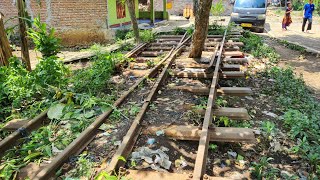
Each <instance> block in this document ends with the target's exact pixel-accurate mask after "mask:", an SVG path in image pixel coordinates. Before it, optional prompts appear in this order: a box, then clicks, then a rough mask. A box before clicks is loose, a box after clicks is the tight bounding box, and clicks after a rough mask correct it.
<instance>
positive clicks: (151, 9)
mask: <svg viewBox="0 0 320 180" xmlns="http://www.w3.org/2000/svg"><path fill="white" fill-rule="evenodd" d="M154 16H155V15H154V0H150V21H151V24H153V23H155V17H154Z"/></svg>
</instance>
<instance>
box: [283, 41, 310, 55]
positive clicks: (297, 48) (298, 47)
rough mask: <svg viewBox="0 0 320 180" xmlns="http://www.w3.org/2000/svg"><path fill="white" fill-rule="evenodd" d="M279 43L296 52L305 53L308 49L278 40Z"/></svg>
mask: <svg viewBox="0 0 320 180" xmlns="http://www.w3.org/2000/svg"><path fill="white" fill-rule="evenodd" d="M278 42H279V43H280V44H282V45H284V46H285V47H287V48H289V49H292V50H294V51H300V52H302V53H303V52H305V51H306V49H305V48H304V47H302V46H299V45H296V44H292V43H289V42H288V41H286V40H278Z"/></svg>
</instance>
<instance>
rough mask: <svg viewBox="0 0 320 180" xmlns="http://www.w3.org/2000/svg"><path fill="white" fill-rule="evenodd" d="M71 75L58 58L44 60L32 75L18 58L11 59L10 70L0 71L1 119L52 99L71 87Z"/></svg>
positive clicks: (0, 69) (2, 68) (1, 68)
mask: <svg viewBox="0 0 320 180" xmlns="http://www.w3.org/2000/svg"><path fill="white" fill-rule="evenodd" d="M68 72H69V71H68V69H67V68H66V67H65V66H64V65H63V63H62V62H60V61H59V60H57V59H56V58H55V57H49V58H45V59H42V60H41V61H40V63H39V64H37V66H36V68H35V69H34V71H32V72H28V71H27V70H26V68H25V67H24V65H23V64H22V62H21V61H20V60H19V59H18V58H16V57H13V58H10V60H9V66H3V67H0V87H1V89H0V107H1V108H0V109H1V110H0V118H3V119H5V118H6V117H7V116H8V115H10V113H11V111H16V110H15V109H20V111H21V110H23V108H22V109H21V107H24V108H27V106H28V105H29V104H31V103H34V102H35V101H42V98H43V97H51V98H52V97H53V95H54V94H55V90H54V89H55V88H58V89H59V88H63V87H65V86H66V85H67V79H66V78H65V77H66V76H67V74H68Z"/></svg>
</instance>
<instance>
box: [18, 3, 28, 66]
mask: <svg viewBox="0 0 320 180" xmlns="http://www.w3.org/2000/svg"><path fill="white" fill-rule="evenodd" d="M17 3H18V15H19V27H20V38H21V57H22V61H23V62H24V63H25V64H26V66H27V70H28V71H31V65H30V57H29V48H28V39H27V31H26V24H25V20H24V18H25V13H24V12H25V11H24V0H17Z"/></svg>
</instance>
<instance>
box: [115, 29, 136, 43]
mask: <svg viewBox="0 0 320 180" xmlns="http://www.w3.org/2000/svg"><path fill="white" fill-rule="evenodd" d="M128 33H133V32H132V31H131V30H130V29H118V30H116V33H115V36H116V39H121V40H124V39H127V34H128Z"/></svg>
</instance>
